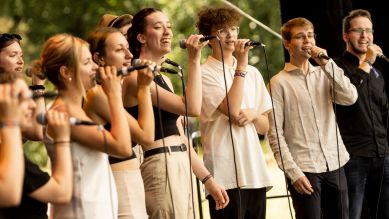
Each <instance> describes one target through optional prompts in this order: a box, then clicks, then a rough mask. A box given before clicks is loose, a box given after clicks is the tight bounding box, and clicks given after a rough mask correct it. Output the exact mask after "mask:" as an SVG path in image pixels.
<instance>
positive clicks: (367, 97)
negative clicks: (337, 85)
mask: <svg viewBox="0 0 389 219" xmlns="http://www.w3.org/2000/svg"><path fill="white" fill-rule="evenodd" d="M373 39H374V37H373V24H372V19H371V16H370V13H369V12H368V11H366V10H360V9H358V10H354V11H351V12H350V13H349V15H348V16H346V17H345V18H344V19H343V40H344V41H345V43H346V51H345V52H344V54H343V55H342V56H341V57H340V58H339V59H338V60H336V62H337V64H338V65H339V66H340V67H342V68H343V69H344V71H345V74H346V76H348V77H349V78H350V80H351V82H352V83H353V84H354V85H355V86H356V88H357V90H358V95H359V97H358V100H357V102H356V103H355V104H354V105H352V106H348V107H345V106H338V107H337V115H338V117H337V118H338V124H339V128H340V132H341V134H342V138H343V141H344V143H345V145H346V148H347V150H348V152H349V153H350V155H351V156H350V157H351V158H350V161H349V162H348V163H347V164H346V166H345V171H346V177H347V184H348V189H349V199H350V218H355V219H359V218H361V212H362V206H363V203H364V199H365V200H366V203H367V206H365V207H367V208H368V212H369V213H370V217H371V218H389V208H388V204H389V156H388V155H389V148H388V147H389V146H388V134H387V128H388V124H387V121H388V120H387V119H388V96H387V92H386V91H385V86H387V85H385V81H384V78H383V71H382V66H380V64H383V63H379V62H380V60H378V58H377V56H378V55H379V54H382V50H381V48H380V47H379V46H378V45H376V44H374V42H373ZM377 210H378V211H377ZM376 216H377V217H376ZM366 217H367V216H366ZM363 218H365V216H364V217H363Z"/></svg>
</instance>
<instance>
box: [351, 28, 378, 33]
mask: <svg viewBox="0 0 389 219" xmlns="http://www.w3.org/2000/svg"><path fill="white" fill-rule="evenodd" d="M349 32H354V33H357V34H362V33H363V32H365V33H366V34H372V33H374V30H373V29H371V28H366V29H363V28H353V29H350V30H349Z"/></svg>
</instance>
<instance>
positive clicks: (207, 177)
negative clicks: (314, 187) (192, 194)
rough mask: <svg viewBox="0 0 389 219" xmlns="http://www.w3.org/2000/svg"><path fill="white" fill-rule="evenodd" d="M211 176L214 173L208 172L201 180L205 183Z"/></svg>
mask: <svg viewBox="0 0 389 219" xmlns="http://www.w3.org/2000/svg"><path fill="white" fill-rule="evenodd" d="M211 177H212V174H208V175H207V176H205V177H204V178H203V179H202V180H201V182H202V183H203V184H205V183H206V182H207V181H208V180H209V179H210V178H211Z"/></svg>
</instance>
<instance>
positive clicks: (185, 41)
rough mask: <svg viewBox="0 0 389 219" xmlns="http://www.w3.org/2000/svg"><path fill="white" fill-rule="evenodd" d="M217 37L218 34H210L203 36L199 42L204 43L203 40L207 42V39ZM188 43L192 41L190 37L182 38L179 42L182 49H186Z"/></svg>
mask: <svg viewBox="0 0 389 219" xmlns="http://www.w3.org/2000/svg"><path fill="white" fill-rule="evenodd" d="M215 38H216V36H212V35H210V36H204V37H201V38H200V39H199V42H200V43H202V42H205V41H207V40H211V39H215ZM187 43H188V44H189V43H190V41H189V39H182V40H180V42H179V45H180V48H181V49H186V48H187V47H186V45H187Z"/></svg>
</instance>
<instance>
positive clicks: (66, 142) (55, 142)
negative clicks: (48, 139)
mask: <svg viewBox="0 0 389 219" xmlns="http://www.w3.org/2000/svg"><path fill="white" fill-rule="evenodd" d="M54 144H55V145H57V144H70V141H54Z"/></svg>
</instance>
